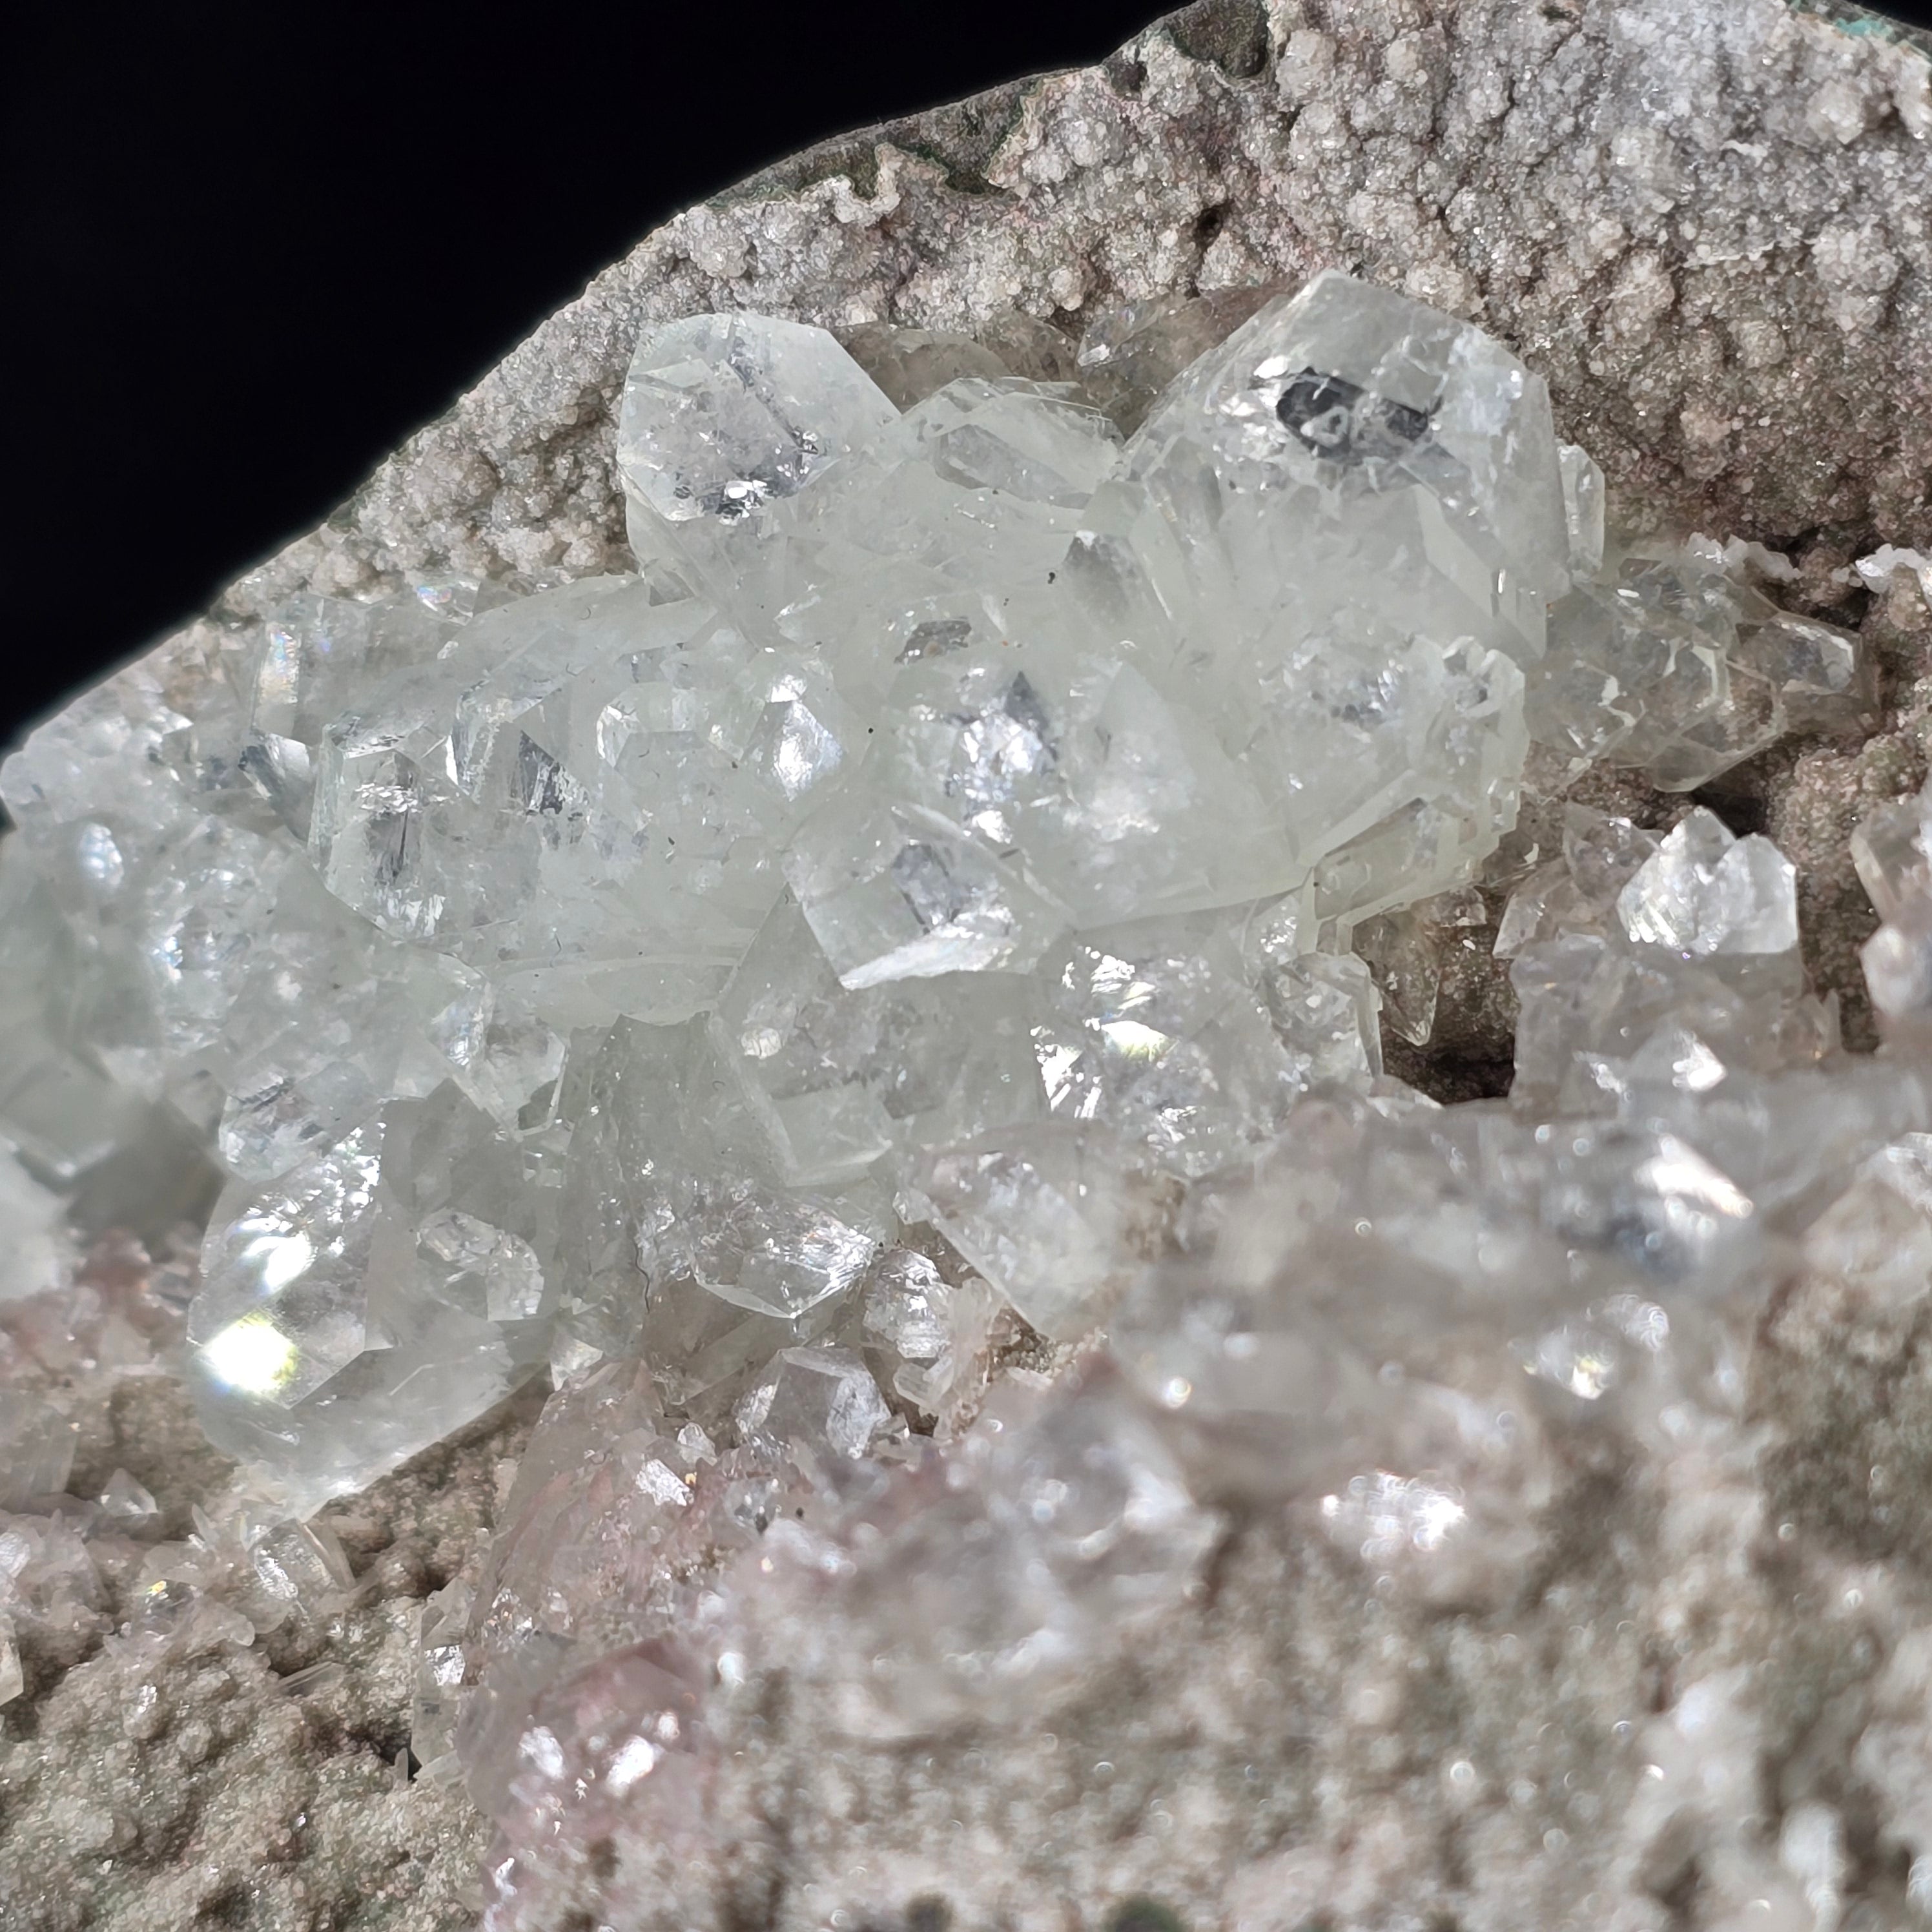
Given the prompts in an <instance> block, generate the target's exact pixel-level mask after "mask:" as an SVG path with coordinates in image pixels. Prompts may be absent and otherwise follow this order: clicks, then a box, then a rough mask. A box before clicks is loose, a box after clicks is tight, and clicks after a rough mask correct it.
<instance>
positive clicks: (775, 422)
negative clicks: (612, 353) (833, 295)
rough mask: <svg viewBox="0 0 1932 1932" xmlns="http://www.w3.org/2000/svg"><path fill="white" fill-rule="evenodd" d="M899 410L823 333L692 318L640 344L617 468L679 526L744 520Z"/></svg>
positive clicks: (760, 319)
mask: <svg viewBox="0 0 1932 1932" xmlns="http://www.w3.org/2000/svg"><path fill="white" fill-rule="evenodd" d="M895 414H896V412H895V410H894V409H893V407H892V404H890V403H889V402H888V401H886V398H885V397H884V395H883V394H882V393H881V392H880V390H879V389H878V387H877V385H876V384H875V383H873V382H872V380H871V378H870V377H868V376H867V375H866V374H865V372H864V371H862V370H861V369H860V368H859V366H858V365H857V364H856V363H855V362H853V360H852V359H851V358H850V356H848V355H847V354H846V353H845V351H844V350H842V349H841V348H840V347H838V344H836V343H835V342H834V341H832V338H830V337H829V335H826V334H825V333H824V332H823V330H820V329H809V328H807V327H805V326H804V325H803V324H802V323H796V322H780V321H778V320H775V319H774V318H772V317H768V316H757V315H699V316H692V317H690V318H689V319H688V320H685V321H683V322H676V323H670V324H668V325H667V326H665V327H664V328H662V329H658V330H657V331H656V332H655V334H653V335H652V336H650V337H649V338H647V339H646V341H644V342H643V343H642V344H640V345H639V347H638V350H637V355H636V356H635V357H634V359H633V360H632V362H631V371H630V374H629V375H628V377H627V378H626V379H625V384H624V404H623V412H622V417H621V419H620V420H619V425H618V430H617V462H618V466H619V469H621V470H622V472H623V475H624V481H625V487H627V488H628V489H630V490H634V491H635V492H636V493H637V495H638V496H640V497H641V498H642V499H643V501H644V502H646V503H647V504H649V506H650V508H651V509H652V511H655V513H656V514H658V516H660V517H664V518H666V519H667V520H670V521H672V522H682V521H684V520H687V519H688V518H690V517H702V516H721V517H727V518H730V517H739V516H745V515H748V514H750V513H751V511H753V510H754V509H756V508H757V507H758V506H759V505H760V504H762V503H765V502H769V501H770V500H771V499H772V498H774V497H779V496H790V495H791V494H793V492H795V491H796V490H800V489H802V488H803V487H805V484H808V483H809V482H811V481H812V480H813V478H815V477H816V476H817V475H819V474H820V472H821V471H823V469H825V467H826V466H827V465H828V464H829V463H833V462H835V461H836V460H838V458H840V457H841V456H844V455H847V454H849V453H850V452H851V451H852V450H853V449H856V448H857V447H859V446H860V445H862V444H863V443H865V442H866V441H868V440H869V439H870V438H871V437H873V436H874V435H875V434H877V432H878V431H880V429H882V428H884V427H885V425H886V424H887V423H889V422H891V421H892V419H893V417H894V416H895Z"/></svg>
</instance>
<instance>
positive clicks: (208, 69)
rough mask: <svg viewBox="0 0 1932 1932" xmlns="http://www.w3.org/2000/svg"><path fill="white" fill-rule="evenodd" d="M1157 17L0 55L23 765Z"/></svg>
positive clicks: (420, 20) (954, 10) (578, 9)
mask: <svg viewBox="0 0 1932 1932" xmlns="http://www.w3.org/2000/svg"><path fill="white" fill-rule="evenodd" d="M1170 4H1171V0H1170ZM1927 5H1932V0H1909V8H1910V10H1916V12H1917V13H1918V15H1919V17H1921V18H1922V17H1924V13H1925V12H1926V9H1927ZM1163 10H1164V7H1163V0H1087V3H1086V4H1081V5H1074V4H1070V0H1063V4H1055V0H1031V4H1014V0H873V4H870V5H865V4H856V0H788V4H770V5H768V4H763V0H757V4H751V5H746V4H745V0H739V4H737V5H716V4H713V5H704V4H702V0H696V3H695V4H694V0H632V4H631V5H628V6H625V7H616V6H610V5H598V4H589V0H527V4H526V5H523V6H522V7H519V8H517V9H516V10H514V11H511V10H502V11H498V10H493V9H490V8H487V7H484V6H481V5H473V4H472V5H469V6H465V7H458V6H455V5H428V4H415V0H389V4H387V5H341V4H337V5H313V4H308V0H248V4H216V0H172V4H167V0H144V4H141V5H133V4H126V5H110V6H107V7H90V6H88V5H80V4H74V0H69V4H67V5H60V6H58V7H53V6H49V7H43V8H40V9H37V10H36V16H35V17H32V18H31V19H30V20H29V21H28V23H27V24H26V25H25V26H21V27H17V28H14V29H13V31H12V34H11V36H10V38H11V42H12V45H13V50H14V51H13V53H12V54H11V55H6V54H4V53H0V65H4V67H5V71H6V74H7V79H6V80H5V82H4V83H0V85H4V89H5V97H6V98H5V104H4V107H5V124H4V128H0V142H4V144H5V153H6V163H5V166H6V174H7V227H8V229H9V231H10V232H9V233H8V234H7V237H6V239H5V253H4V257H0V260H4V261H5V266H6V269H7V279H8V283H9V295H8V299H7V309H8V311H10V318H11V320H12V322H13V330H12V331H11V332H10V333H11V334H12V335H13V347H12V349H11V350H10V353H9V356H8V374H9V375H10V383H9V384H8V389H9V395H8V404H7V407H8V413H9V415H10V419H11V420H10V441H11V449H10V452H9V457H8V463H7V469H8V472H9V473H10V479H11V484H12V487H11V488H10V490H9V492H8V495H9V497H10V499H11V507H10V508H9V509H8V510H7V512H6V514H5V516H4V517H0V530H4V532H5V545H6V548H5V553H4V556H0V571H4V577H0V598H4V603H0V611H4V616H0V622H4V625H5V631H4V635H5V673H4V681H3V682H0V742H5V740H6V739H9V738H10V737H11V736H13V734H14V733H15V732H16V731H17V730H18V729H19V728H20V726H21V724H23V723H24V722H26V721H29V720H31V718H33V717H34V715H37V713H39V712H41V711H42V710H43V709H45V708H46V706H48V705H49V704H50V703H52V701H53V700H55V698H56V697H58V696H59V695H60V694H61V693H62V691H65V690H66V689H67V688H68V687H69V686H70V685H73V684H74V683H75V682H77V681H79V680H80V679H83V678H84V677H86V676H88V675H89V673H92V672H93V671H95V670H98V669H99V668H101V667H104V666H105V665H106V664H109V663H111V662H113V661H114V660H115V659H116V658H119V657H121V656H123V655H125V654H127V652H130V651H131V650H132V649H134V648H136V646H139V645H140V644H141V643H143V642H144V641H145V640H148V638H150V637H152V636H154V635H155V634H157V633H158V632H160V631H163V630H164V629H165V628H167V627H168V626H169V625H171V624H172V623H173V622H175V621H176V620H178V619H179V618H181V616H184V615H186V614H187V613H190V612H191V611H192V610H195V609H196V608H197V607H199V606H201V605H202V604H205V603H206V602H207V601H208V598H209V597H210V596H211V594H212V593H213V592H214V591H215V590H216V589H218V588H219V586H220V585H221V584H222V583H223V582H224V581H226V580H227V579H228V578H229V577H232V576H233V575H234V574H236V572H237V571H239V570H241V569H242V568H245V567H246V566H247V565H248V564H249V563H250V562H252V561H254V559H256V558H257V557H258V556H261V555H263V554H264V553H266V552H268V551H269V550H272V548H273V547H275V545H276V544H277V543H278V542H279V541H281V539H283V538H286V537H288V536H290V535H295V534H296V533H298V532H300V531H302V530H303V529H307V528H309V527H311V526H313V525H314V524H315V523H317V522H319V521H320V520H321V518H322V517H323V516H324V515H325V514H326V513H327V512H328V511H329V510H330V509H331V508H333V507H334V506H335V505H336V504H337V503H338V502H340V501H341V499H343V498H344V496H347V494H348V493H349V492H350V490H352V489H353V487H354V486H355V485H356V484H357V483H358V482H359V481H360V480H361V479H362V477H363V476H364V475H365V474H366V473H367V472H368V470H369V469H371V467H372V466H374V464H375V463H376V462H377V460H379V459H380V458H381V457H382V456H383V455H384V454H385V453H386V452H387V451H388V450H389V449H392V447H394V446H395V444H396V443H398V442H400V441H401V440H402V438H403V437H404V436H405V435H406V434H407V433H408V432H409V431H410V430H411V429H413V428H415V427H416V425H419V424H420V423H422V422H425V421H426V420H428V419H429V418H431V417H432V416H436V415H437V414H438V413H440V411H441V410H443V408H444V407H446V404H448V403H449V401H450V400H451V399H452V398H453V397H454V396H455V395H456V394H457V393H458V392H459V391H460V389H463V387H464V386H466V385H467V384H468V383H469V382H470V381H472V380H474V378H475V377H477V376H478V374H481V372H482V371H484V370H485V369H487V368H488V367H489V366H490V364H491V363H492V362H495V361H496V359H498V358H499V356H501V355H502V353H503V352H504V351H505V350H507V349H508V347H510V346H511V344H513V343H514V342H515V341H517V339H518V338H520V337H521V336H522V335H524V334H525V333H526V332H527V331H528V330H529V329H531V328H532V327H533V326H535V324H536V323H538V321H539V320H541V318H542V317H544V315H546V314H548V313H549V312H550V311H551V310H552V309H553V308H556V307H557V306H559V305H560V304H561V303H562V302H565V301H566V300H568V299H569V298H570V297H571V296H573V295H574V294H575V293H577V291H578V290H580V288H581V287H582V286H583V284H584V283H585V282H586V281H587V280H588V279H589V277H590V276H591V275H593V274H594V273H595V272H596V271H597V270H598V269H599V268H601V267H602V266H604V264H605V263H607V262H609V261H610V260H613V259H615V258H616V257H618V256H619V255H620V254H622V253H623V252H624V251H625V250H626V249H627V248H628V247H629V246H630V245H631V244H632V243H633V242H635V241H637V239H639V238H640V237H641V236H643V234H644V233H646V231H647V230H648V229H650V228H651V227H652V226H654V225H655V224H656V223H658V222H659V221H661V220H663V219H664V218H665V217H667V216H669V215H670V214H673V213H675V212H676V211H677V210H678V209H679V208H682V207H683V206H685V205H686V204H688V202H692V201H694V200H696V199H699V198H700V197H701V196H703V195H705V194H706V193H710V192H711V191H712V190H715V189H717V188H720V187H724V186H725V185H727V184H729V183H730V182H732V181H736V180H737V179H739V178H740V177H742V176H743V175H747V174H748V173H750V172H752V171H753V170H754V169H757V168H758V167H759V166H762V165H763V164H764V163H766V162H768V161H771V160H776V159H778V158H779V157H781V156H783V155H784V154H788V153H790V152H792V151H793V150H795V149H796V148H801V147H803V146H805V145H807V144H808V143H809V142H811V141H813V140H814V139H819V138H820V137H822V136H826V135H830V134H834V133H841V132H843V131H844V130H848V129H850V128H853V127H860V126H862V125H864V124H867V123H868V122H871V121H879V120H883V119H886V118H889V117H891V116H893V115H899V114H904V113H910V112H913V111H915V110H918V109H919V108H921V107H926V106H929V105H931V104H934V103H936V102H939V101H947V100H951V99H956V98H959V97H961V96H963V95H968V94H971V93H974V92H977V91H978V90H980V89H983V88H986V87H988V86H992V85H993V84H994V83H996V82H998V81H1001V80H1007V79H1010V78H1012V77H1016V76H1019V75H1022V74H1028V73H1033V72H1037V71H1042V70H1044V69H1048V68H1055V67H1064V66H1070V65H1078V64H1085V63H1086V62H1091V61H1094V60H1096V59H1097V58H1100V57H1101V56H1102V55H1105V54H1106V53H1107V52H1110V51H1111V50H1112V49H1113V48H1114V47H1115V46H1118V44H1119V43H1121V41H1123V40H1126V39H1127V38H1128V37H1130V35H1131V34H1133V33H1134V32H1135V31H1137V30H1138V29H1139V28H1140V27H1141V26H1144V25H1145V24H1146V23H1147V22H1148V20H1151V19H1152V18H1154V17H1155V16H1157V14H1158V13H1160V12H1162V11H1163ZM1894 10H1897V9H1894Z"/></svg>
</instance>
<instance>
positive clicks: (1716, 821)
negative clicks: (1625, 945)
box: [1617, 805, 1798, 954]
mask: <svg viewBox="0 0 1932 1932" xmlns="http://www.w3.org/2000/svg"><path fill="white" fill-rule="evenodd" d="M1617 911H1618V914H1619V916H1620V917H1621V919H1622V921H1623V926H1624V930H1625V932H1627V933H1628V934H1629V935H1630V936H1631V938H1633V939H1635V940H1640V941H1646V942H1647V943H1648V944H1652V945H1655V946H1667V947H1671V948H1672V949H1673V950H1675V951H1677V952H1680V953H1692V954H1705V953H1789V952H1790V951H1791V950H1793V948H1794V947H1796V945H1797V944H1798V874H1797V871H1796V868H1795V867H1794V866H1793V865H1792V863H1791V862H1790V859H1787V858H1786V857H1785V856H1784V854H1783V853H1781V852H1780V851H1779V850H1778V848H1777V847H1776V846H1775V845H1774V844H1772V842H1771V841H1770V840H1769V839H1768V838H1764V837H1763V836H1762V835H1760V834H1759V833H1757V832H1753V833H1752V834H1751V835H1750V836H1749V837H1748V838H1735V837H1733V835H1732V833H1731V832H1730V829H1729V828H1728V827H1727V826H1726V825H1725V824H1724V821H1723V820H1721V819H1720V818H1719V817H1718V816H1717V815H1716V814H1715V813H1713V812H1709V811H1706V810H1705V809H1704V808H1703V806H1702V805H1699V806H1697V807H1696V808H1694V810H1693V811H1691V812H1690V813H1689V814H1688V815H1687V816H1686V817H1685V818H1684V819H1683V820H1682V821H1681V822H1680V823H1679V824H1678V826H1676V829H1674V830H1673V832H1671V833H1670V835H1669V836H1668V837H1667V838H1666V839H1665V840H1664V843H1663V844H1661V846H1659V847H1658V849H1657V850H1656V851H1655V853H1652V855H1651V856H1650V857H1649V858H1648V859H1646V860H1645V861H1644V862H1643V865H1641V866H1640V868H1638V870H1637V873H1636V874H1635V875H1634V877H1632V878H1631V881H1630V883H1628V885H1627V886H1625V887H1624V889H1623V890H1622V892H1621V893H1619V895H1618V898H1617Z"/></svg>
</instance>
